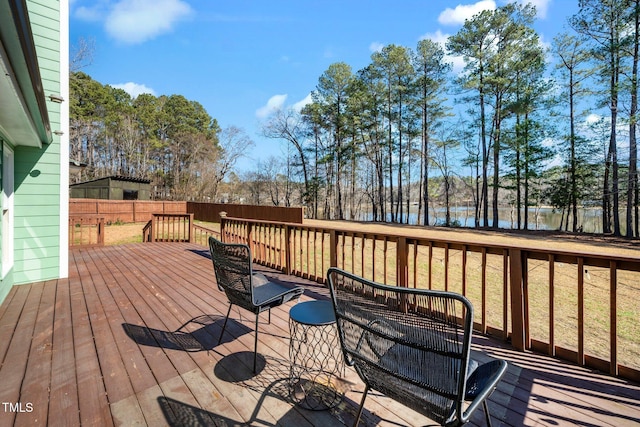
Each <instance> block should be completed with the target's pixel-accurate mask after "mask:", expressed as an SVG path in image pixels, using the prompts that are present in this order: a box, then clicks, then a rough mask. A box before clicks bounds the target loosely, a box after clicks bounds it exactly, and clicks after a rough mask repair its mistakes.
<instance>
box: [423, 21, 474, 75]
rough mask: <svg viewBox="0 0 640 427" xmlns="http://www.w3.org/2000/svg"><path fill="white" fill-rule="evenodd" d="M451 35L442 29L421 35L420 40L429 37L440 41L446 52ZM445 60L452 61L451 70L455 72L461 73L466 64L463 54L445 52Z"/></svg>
mask: <svg viewBox="0 0 640 427" xmlns="http://www.w3.org/2000/svg"><path fill="white" fill-rule="evenodd" d="M450 36H451V35H450V34H446V33H443V32H442V31H440V30H437V31H436V32H435V33H427V34H425V35H423V36H422V37H420V40H425V39H428V40H431V41H433V42H435V43H438V44H440V46H441V47H442V49H443V50H444V51H445V52H446V44H447V40H448V39H449V37H450ZM444 61H445V62H450V63H451V64H452V69H451V71H453V72H454V73H455V74H459V73H460V72H462V70H463V69H464V66H465V63H464V59H463V58H462V57H461V56H452V55H447V54H445V56H444Z"/></svg>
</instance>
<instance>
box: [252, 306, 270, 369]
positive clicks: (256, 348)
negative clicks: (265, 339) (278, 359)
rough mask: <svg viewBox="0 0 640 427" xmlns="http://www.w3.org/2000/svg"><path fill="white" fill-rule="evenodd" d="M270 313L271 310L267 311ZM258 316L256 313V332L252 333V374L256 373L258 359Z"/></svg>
mask: <svg viewBox="0 0 640 427" xmlns="http://www.w3.org/2000/svg"><path fill="white" fill-rule="evenodd" d="M269 312H271V310H269ZM258 316H260V313H256V330H255V332H254V335H255V338H254V346H253V373H254V374H255V373H256V361H257V359H258Z"/></svg>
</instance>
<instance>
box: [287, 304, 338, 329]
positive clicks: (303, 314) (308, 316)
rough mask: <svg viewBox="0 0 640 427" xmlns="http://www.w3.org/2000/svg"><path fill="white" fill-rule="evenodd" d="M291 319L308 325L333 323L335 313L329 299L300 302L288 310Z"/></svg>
mask: <svg viewBox="0 0 640 427" xmlns="http://www.w3.org/2000/svg"><path fill="white" fill-rule="evenodd" d="M289 317H290V318H291V320H293V321H295V322H298V323H302V324H304V325H310V326H323V325H330V324H332V323H335V321H336V315H335V312H334V311H333V303H332V302H331V301H306V302H301V303H298V304H296V305H294V306H293V307H291V310H289Z"/></svg>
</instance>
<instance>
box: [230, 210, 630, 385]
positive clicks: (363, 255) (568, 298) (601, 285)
mask: <svg viewBox="0 0 640 427" xmlns="http://www.w3.org/2000/svg"><path fill="white" fill-rule="evenodd" d="M221 238H222V239H223V240H224V241H227V242H241V243H246V244H248V245H249V246H250V247H251V249H252V254H253V257H254V261H255V262H257V263H260V264H263V265H266V266H270V267H272V268H276V269H280V270H282V271H283V272H285V273H287V274H292V275H297V276H300V277H304V278H308V279H311V280H315V281H317V282H319V283H324V281H325V272H326V270H327V269H328V268H329V267H330V266H336V267H340V268H343V269H345V270H347V271H350V272H353V273H355V274H358V275H361V276H363V277H365V278H367V279H371V280H375V281H378V282H383V283H387V284H391V285H397V286H406V287H419V288H429V289H440V290H448V291H454V292H458V293H461V294H463V295H465V296H467V297H468V298H469V299H470V300H471V301H472V303H473V304H474V306H475V307H476V310H475V328H476V329H477V330H478V331H479V332H481V333H484V334H490V335H495V336H500V337H502V338H504V339H510V340H511V343H512V345H513V346H514V347H515V348H516V349H518V350H521V351H524V350H535V351H539V352H544V353H548V354H550V355H553V356H557V357H559V358H562V359H565V360H570V361H573V362H575V363H577V364H579V365H582V366H587V367H591V368H595V369H599V370H601V371H605V372H609V373H610V374H612V375H616V376H620V377H624V378H628V379H633V380H636V381H638V380H640V304H638V296H639V295H640V292H638V291H639V290H640V258H635V257H631V256H614V255H601V254H591V253H582V252H569V251H563V250H558V249H554V248H548V249H533V248H531V247H526V246H516V245H512V246H503V245H499V244H492V243H482V244H477V243H476V244H474V243H469V242H464V241H455V240H444V239H437V238H416V237H411V236H409V235H403V234H400V233H398V234H380V233H375V234H374V233H367V232H359V231H349V230H344V229H340V228H339V227H335V228H331V227H314V226H306V225H301V224H291V223H279V222H267V221H251V220H244V219H238V218H223V220H222V221H221Z"/></svg>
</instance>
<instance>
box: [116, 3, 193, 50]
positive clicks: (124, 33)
mask: <svg viewBox="0 0 640 427" xmlns="http://www.w3.org/2000/svg"><path fill="white" fill-rule="evenodd" d="M191 13H192V9H191V7H190V6H189V5H188V4H187V3H186V2H184V1H182V0H120V1H119V2H118V3H116V4H115V5H114V6H113V7H112V8H111V10H110V11H109V13H108V15H107V17H106V20H105V24H104V25H105V30H106V31H107V33H108V34H109V35H111V37H113V38H114V39H116V40H118V41H121V42H123V43H127V44H138V43H143V42H145V41H147V40H150V39H153V38H154V37H156V36H158V35H160V34H163V33H166V32H169V31H171V30H172V29H173V26H174V25H175V23H176V22H177V21H180V20H181V19H185V18H186V17H188V16H189V15H191Z"/></svg>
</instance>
